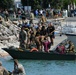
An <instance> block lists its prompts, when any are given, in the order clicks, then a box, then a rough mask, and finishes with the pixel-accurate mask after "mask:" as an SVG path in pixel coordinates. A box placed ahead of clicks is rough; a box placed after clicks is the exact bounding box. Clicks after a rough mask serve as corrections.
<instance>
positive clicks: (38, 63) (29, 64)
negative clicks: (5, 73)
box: [0, 58, 76, 75]
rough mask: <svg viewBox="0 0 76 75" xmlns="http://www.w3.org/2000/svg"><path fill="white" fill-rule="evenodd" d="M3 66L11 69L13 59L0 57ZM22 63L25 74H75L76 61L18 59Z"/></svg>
mask: <svg viewBox="0 0 76 75" xmlns="http://www.w3.org/2000/svg"><path fill="white" fill-rule="evenodd" d="M0 61H2V63H3V66H4V67H5V68H6V69H7V70H9V71H12V70H13V60H10V58H0ZM19 62H20V63H21V64H23V66H24V68H25V71H26V75H76V61H59V60H53V61H52V60H50V61H48V60H19Z"/></svg>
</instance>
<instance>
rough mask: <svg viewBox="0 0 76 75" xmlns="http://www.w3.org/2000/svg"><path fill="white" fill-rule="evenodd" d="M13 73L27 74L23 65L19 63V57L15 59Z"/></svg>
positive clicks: (14, 74)
mask: <svg viewBox="0 0 76 75" xmlns="http://www.w3.org/2000/svg"><path fill="white" fill-rule="evenodd" d="M13 75H26V73H25V70H24V67H23V65H22V64H20V63H18V60H17V59H15V60H14V71H13Z"/></svg>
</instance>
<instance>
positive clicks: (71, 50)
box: [66, 41, 75, 53]
mask: <svg viewBox="0 0 76 75" xmlns="http://www.w3.org/2000/svg"><path fill="white" fill-rule="evenodd" d="M74 49H75V48H74V44H73V43H72V42H71V41H68V48H66V52H67V53H68V52H69V53H74V52H75V51H74Z"/></svg>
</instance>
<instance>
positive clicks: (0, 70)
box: [0, 61, 9, 75]
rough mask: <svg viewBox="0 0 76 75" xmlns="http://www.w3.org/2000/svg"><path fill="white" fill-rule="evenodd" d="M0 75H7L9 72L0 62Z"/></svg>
mask: <svg viewBox="0 0 76 75" xmlns="http://www.w3.org/2000/svg"><path fill="white" fill-rule="evenodd" d="M0 75H9V72H8V71H7V70H6V68H4V67H3V66H2V62H1V61H0Z"/></svg>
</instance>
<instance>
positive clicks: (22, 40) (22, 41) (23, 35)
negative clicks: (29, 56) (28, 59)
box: [19, 26, 27, 49]
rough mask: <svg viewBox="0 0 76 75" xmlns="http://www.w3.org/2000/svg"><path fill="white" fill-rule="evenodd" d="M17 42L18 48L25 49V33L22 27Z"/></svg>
mask: <svg viewBox="0 0 76 75" xmlns="http://www.w3.org/2000/svg"><path fill="white" fill-rule="evenodd" d="M19 41H20V48H22V49H25V48H26V44H27V32H26V31H25V27H24V26H22V28H21V31H20V33H19Z"/></svg>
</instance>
